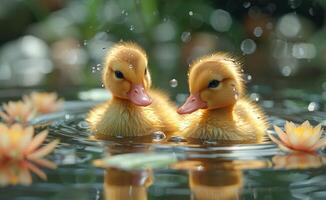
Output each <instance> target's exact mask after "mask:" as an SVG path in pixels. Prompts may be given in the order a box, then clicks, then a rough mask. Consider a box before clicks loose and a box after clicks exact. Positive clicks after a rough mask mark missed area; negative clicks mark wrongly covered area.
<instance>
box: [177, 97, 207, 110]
mask: <svg viewBox="0 0 326 200" xmlns="http://www.w3.org/2000/svg"><path fill="white" fill-rule="evenodd" d="M202 108H207V103H206V102H204V101H202V100H201V99H200V95H199V93H195V94H192V95H190V96H189V97H188V99H187V101H186V102H185V103H184V104H183V105H182V106H181V107H180V108H178V110H177V112H178V113H179V114H190V113H192V112H195V111H196V110H198V109H202Z"/></svg>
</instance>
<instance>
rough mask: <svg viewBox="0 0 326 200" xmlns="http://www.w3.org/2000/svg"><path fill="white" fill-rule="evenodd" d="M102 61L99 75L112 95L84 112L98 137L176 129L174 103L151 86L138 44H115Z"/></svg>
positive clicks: (144, 133)
mask: <svg viewBox="0 0 326 200" xmlns="http://www.w3.org/2000/svg"><path fill="white" fill-rule="evenodd" d="M104 65H105V68H104V72H103V76H102V79H103V82H104V85H105V87H106V88H107V89H108V90H110V91H111V93H112V96H113V97H112V99H111V100H109V101H107V102H105V103H103V104H101V105H98V106H97V107H95V108H94V109H92V110H91V111H90V112H89V114H88V116H87V121H88V123H89V125H90V128H91V130H92V131H93V132H95V136H96V137H97V138H101V139H105V138H107V137H112V136H125V137H133V136H146V135H149V134H151V133H153V132H154V131H163V132H164V133H166V134H171V133H173V132H177V131H178V129H179V128H178V123H179V120H178V116H177V115H176V114H175V106H174V105H173V104H172V103H171V102H170V101H169V99H168V97H167V96H166V95H165V94H164V93H163V92H160V91H156V90H151V89H150V87H151V77H150V74H149V70H148V68H147V57H146V55H145V53H144V51H143V50H142V49H141V48H140V47H139V46H137V45H135V44H132V43H120V44H117V45H116V46H114V47H113V48H112V50H111V51H110V52H109V53H108V55H107V57H106V62H105V64H104Z"/></svg>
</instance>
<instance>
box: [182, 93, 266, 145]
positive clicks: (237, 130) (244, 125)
mask: <svg viewBox="0 0 326 200" xmlns="http://www.w3.org/2000/svg"><path fill="white" fill-rule="evenodd" d="M197 112H198V113H197V114H196V116H195V117H194V118H192V123H191V125H190V126H189V127H187V129H186V130H185V136H186V137H190V138H196V139H206V140H220V141H232V142H238V143H246V142H255V141H262V139H263V136H264V134H265V130H266V128H267V127H266V125H265V124H266V121H265V118H264V114H263V113H262V112H261V111H260V109H259V108H258V107H257V106H255V105H254V104H252V103H250V101H248V100H245V99H242V100H239V101H238V102H237V103H236V105H234V107H233V108H225V109H217V110H203V111H197Z"/></svg>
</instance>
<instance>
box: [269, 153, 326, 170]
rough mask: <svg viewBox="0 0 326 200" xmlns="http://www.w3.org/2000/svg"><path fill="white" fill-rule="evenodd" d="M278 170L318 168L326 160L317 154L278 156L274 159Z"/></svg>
mask: <svg viewBox="0 0 326 200" xmlns="http://www.w3.org/2000/svg"><path fill="white" fill-rule="evenodd" d="M272 161H273V164H274V168H276V169H307V168H318V167H320V166H321V165H323V164H325V163H326V158H325V157H323V156H320V155H318V154H316V153H301V152H296V153H292V154H289V155H276V156H274V157H273V158H272Z"/></svg>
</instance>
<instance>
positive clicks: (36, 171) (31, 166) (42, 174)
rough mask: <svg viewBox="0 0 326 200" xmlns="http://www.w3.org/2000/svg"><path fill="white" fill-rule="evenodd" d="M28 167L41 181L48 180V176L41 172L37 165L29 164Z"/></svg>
mask: <svg viewBox="0 0 326 200" xmlns="http://www.w3.org/2000/svg"><path fill="white" fill-rule="evenodd" d="M27 167H28V169H30V170H31V171H32V172H33V173H35V174H36V175H37V176H38V177H40V178H41V179H43V180H46V179H47V176H46V174H45V173H44V172H43V171H42V170H40V168H38V167H37V166H36V165H33V164H32V163H30V162H29V163H27Z"/></svg>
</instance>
